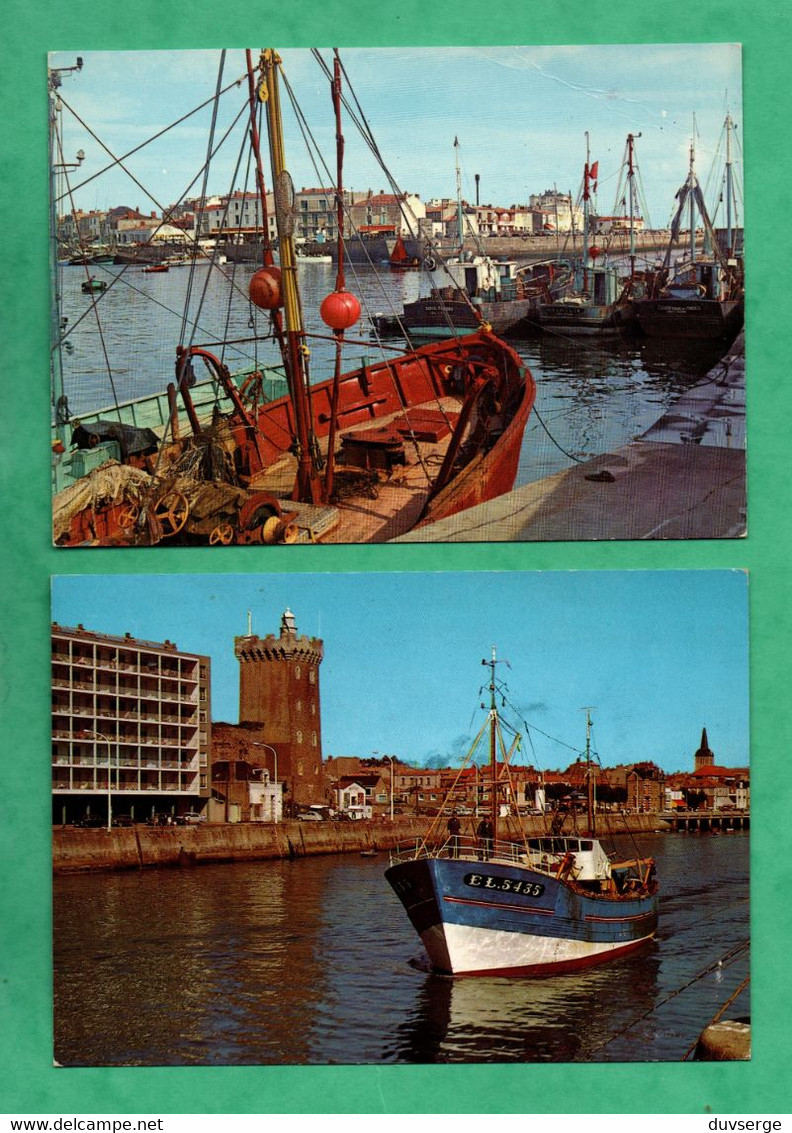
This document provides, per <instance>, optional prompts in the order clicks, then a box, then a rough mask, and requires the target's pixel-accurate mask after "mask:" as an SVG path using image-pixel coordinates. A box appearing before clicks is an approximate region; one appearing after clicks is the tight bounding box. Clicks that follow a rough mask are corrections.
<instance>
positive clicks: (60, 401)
mask: <svg viewBox="0 0 792 1133" xmlns="http://www.w3.org/2000/svg"><path fill="white" fill-rule="evenodd" d="M82 67H83V61H82V58H81V57H80V56H78V57H77V62H76V64H75V65H74V66H73V67H52V68H51V69H50V71H49V75H48V79H49V93H50V105H49V145H50V271H51V276H52V302H51V304H50V359H51V361H50V367H51V371H52V402H53V405H54V407H55V436H56V438H57V439H58V440H59V441H60V443H61V445H62V446H63V447H64V448H65V447H66V431H67V426H68V423H69V410H68V407H67V402H66V391H65V389H64V384H63V354H62V349H61V344H62V341H63V334H64V324H65V320H64V319H63V318H62V316H61V293H60V280H59V278H58V192H57V174H58V173H60V174H62V175H63V174H65V173H67V171H68V170H69V169H77V167H78V166H79V165H81V164H82V162H83V159H84V157H85V154H84V153H83V151H82V150H80V151H79V152H78V154H77V160H76V162H74V163H72V164H69V165H67V164H65V163H64V161H63V143H62V135H61V130H60V113H61V103H60V99H59V97H58V90H59V89H60V85H61V76H62V75H70V74H72V72H74V71H82Z"/></svg>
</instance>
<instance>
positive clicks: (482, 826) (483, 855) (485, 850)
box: [476, 818, 493, 862]
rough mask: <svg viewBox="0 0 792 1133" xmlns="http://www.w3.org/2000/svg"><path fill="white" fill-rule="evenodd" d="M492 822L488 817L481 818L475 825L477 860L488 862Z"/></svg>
mask: <svg viewBox="0 0 792 1133" xmlns="http://www.w3.org/2000/svg"><path fill="white" fill-rule="evenodd" d="M492 833H493V831H492V823H491V822H490V820H489V819H488V818H482V820H481V822H480V823H479V824H478V826H477V827H476V837H477V838H478V860H479V861H480V862H481V861H484V862H488V861H489V860H490V854H491V853H492Z"/></svg>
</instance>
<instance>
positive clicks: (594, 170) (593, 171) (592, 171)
mask: <svg viewBox="0 0 792 1133" xmlns="http://www.w3.org/2000/svg"><path fill="white" fill-rule="evenodd" d="M598 166H599V162H598V161H595V162H594V164H593V165H592V166H590V167H589V177H590V178H591V180H592V181H596V180H597V171H598Z"/></svg>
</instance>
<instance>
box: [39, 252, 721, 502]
mask: <svg viewBox="0 0 792 1133" xmlns="http://www.w3.org/2000/svg"><path fill="white" fill-rule="evenodd" d="M88 270H90V271H91V272H92V273H93V274H94V275H96V276H97V277H98V278H105V279H107V280H109V281H110V282H111V284H112V286H110V287H109V288H108V290H107V291H106V292H105V293H104V294H103V295H101V296H100V297H99V300H98V302H97V304H96V310H95V311H94V309H93V306H92V299H91V297H90V296H88V295H83V294H82V292H81V290H80V284H81V282H82V281H83V280H84V279H85V272H86V269H85V268H82V267H76V266H72V267H63V268H62V269H61V270H60V273H59V274H60V290H61V294H62V306H63V313H64V315H65V316H66V317H67V319H68V323H67V341H68V347H67V350H66V352H65V355H64V384H65V388H66V392H67V395H68V398H69V404H70V406H71V409H72V412H73V413H76V414H79V413H81V412H87V411H88V410H92V409H97V408H101V407H105V406H111V405H112V404H113V403H114V401H126V400H128V399H130V398H133V397H139V396H142V395H144V394H149V393H160V392H162V391H163V390H164V389H165V387H166V385H167V383H168V382H169V381H172V380H173V377H174V372H175V357H176V354H175V350H176V346H177V345H178V344H179V343H185V342H189V341H192V342H193V343H196V344H202V345H207V344H212V343H215V342H218V341H221V340H226V341H228V340H235V342H236V344H235V345H232V346H229V347H227V348H225V350H223V349H222V348H220V347H217V348H216V353H218V354H220V355H221V356H222V357H223V360H224V361H225V362H226V363H227V365H228V366H229V367H230V369H231V370H232V371H233V370H237V369H246V368H248V367H251V366H254V365H255V366H259V365H270V366H275V365H278V364H279V363H280V357H279V355H278V353H277V350H276V349H275V345H274V343H273V342H272V341H271V340H266V339H265V340H263V341H258V342H242V341H240V340H243V339H251V338H252V337H253V336H254V335H259V336H265V335H266V334H267V332H268V318H267V316H266V315H265V314H264V313H263V312H261V311H258V310H257V309H256V308H255V307H253V306H252V304H250V302H249V300H248V296H247V284H248V280H249V279H250V276H251V275H252V273H253V271H254V270H255V269H254V267H253V265H249V264H240V265H237V266H236V267H235V266H234V265H232V264H227V265H224V267H223V269H222V273H221V272H220V271H218V270H210V269H209V268H208V267H207V266H203V267H199V268H196V270H195V272H194V273H191V271H190V269H189V268H186V267H179V268H171V270H170V271H169V272H167V273H166V274H165V273H163V274H151V275H149V274H145V273H144V272H142V271H141V269H140V268H132V267H130V268H126V269H122V268H121V267H115V266H112V265H110V266H102V265H94V266H92V267H91V268H90V269H88ZM335 270H336V269H335V267H334V266H333V265H332V264H311V263H308V264H303V265H301V266H300V268H299V278H300V284H301V291H302V296H303V311H304V318H305V324H306V327H307V329H308V331H309V332H311V333H317V334H324V335H327V334H328V331H327V328H326V327H325V326H324V324H323V323H322V322H321V320H320V318H319V306H320V304H321V301H322V299H323V298H324V296H325V295H327V294H328V293H329V292H330V291H332V290H333V288H334V285H335ZM347 286H348V288H349V290H351V291H353V292H355V294H357V295H358V297H359V298H360V299H361V302H362V304H363V310H364V317H363V318H362V319H361V321H360V323H359V324H358V326H357V327H355V328H353V330H352V331H350V334H349V336H350V337H351V338H355V339H359V340H360V341H361V342H362V345H356V344H354V343H353V344H350V345H349V346H348V348H347V352H346V353H345V359H346V364H347V368H349V369H351V368H353V367H354V366H356V365H359V364H360V362H361V361H362V360H364V359H367V360H369V361H377V360H378V359H379V358H381V357H382V356H383V354H382V351H381V349H380V345H379V343H378V342H376V341H375V339H374V338H373V336H372V335H370V332H369V330H368V323H367V319H366V312H368V313H375V312H377V311H381V312H385V313H389V314H392V313H395V312H397V311H400V310H401V307H402V304H403V303H404V302H405V301H408V300H410V299H413V298H415V297H416V296H417V295H418V293H419V291H420V289H421V288H422V287H423V286H424V284H423V282H422V276H421V274H420V273H416V272H403V273H399V272H389V271H376V270H374V269H372V268H370V267H361V266H359V265H348V268H347ZM185 306H187V308H188V309H189V311H190V319H191V323H193V324H197V329H195V330H194V332H191V331H190V329H188V328H187V327H186V325H185V323H184V319H183V311H184V309H185ZM386 345H390V346H394V345H397V346H398V345H399V342H398V340H394V339H389V340H387V342H386ZM514 346H515V348H516V349H517V351H518V352H519V353H520V354H521V356H522V357H523V358H524V360H525V361H526V362H527V364H528V366H529V367H530V369H531V372H532V373H533V375H534V378H535V379H536V382H537V387H538V388H537V399H536V413H535V414H534V416H533V417H532V419H531V421H529V424H528V428H527V429H526V433H525V441H524V444H523V451H522V456H521V461H520V469H519V472H518V479H517V482H518V484H524V483H528V482H530V481H532V480H537V479H540V478H542V477H544V476H548V475H550V474H552V473H554V472H557V471H559V470H560V469H562V468H566V467H569V465H570V464H571V463H573V461H574V460H576V459H577V460H583V459H588V458H589V457H592V456H596V455H598V454H600V453H605V452H610V451H612V450H613V449H614V448H616V447H618V446H619V445H622V444H625V443H627V442H628V441H631V440H633V439H634V438H635V437H637V436H639V435H640V434H641V433H643V432H645V431H646V429H648V428H649V427H650V426H651V425H652V424H653V423H654V422H655V421H656V420H657V419H658V418H659V417H660V416H662V414H663V412H664V410H665V408H666V406H668V405H669V404H670V403H671V402H672V401H673V400H674V399H675V398H676V397H677V396H678V395H679V394H680V393H681V392H682V391H683V390H685V389H687V388H688V387H689V386H690V385H692V384H693V383H694V382H696V381H698V380H700V378H701V376H702V375H703V374H704V373H706V371H707V370H709V369H710V368H711V367H712V366H713V365H714V364H715V362H716V361H717V358H718V356H719V354H720V350H719V349H718V348H717V347H715V348H714V349H712V348H710V347H707V348H705V349H704V350H703V351H701V350H696V349H694V348H693V347H692V346H691V345H690V344H689V343H686V344H683V345H682V346H681V348H680V347H679V346H676V347H675V346H674V345H673V344H669V343H658V342H657V341H654V340H653V341H647V340H640V339H639V340H634V341H625V342H620V341H612V342H607V343H604V344H603V343H592V342H588V341H586V340H572V339H568V338H563V337H557V338H552V337H548V336H543V337H537V338H526V339H525V340H524V341H517V342H514ZM209 348H210V349H211V348H212V347H211V345H210V346H209ZM334 349H335V348H334V345H333V343H332V342H328V341H322V340H319V339H314V340H312V341H311V374H312V379H313V380H314V381H319V380H322V379H324V378H326V377H328V376H330V374H331V373H332V358H333V354H334ZM388 353H389V352H388V351H385V354H386V355H387V354H388ZM390 353H392V351H391V352H390ZM284 392H285V387H284Z"/></svg>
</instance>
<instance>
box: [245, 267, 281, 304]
mask: <svg viewBox="0 0 792 1133" xmlns="http://www.w3.org/2000/svg"><path fill="white" fill-rule="evenodd" d="M248 294H249V295H250V301H251V303H255V305H256V306H257V307H260V308H261V309H262V311H276V310H277V309H278V307H282V306H283V289H282V287H281V270H280V268H276V267H274V266H270V267H266V268H259V270H258V271H257V272H255V273H254V274H253V276H252V278H251V280H250V284H249V286H248Z"/></svg>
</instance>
